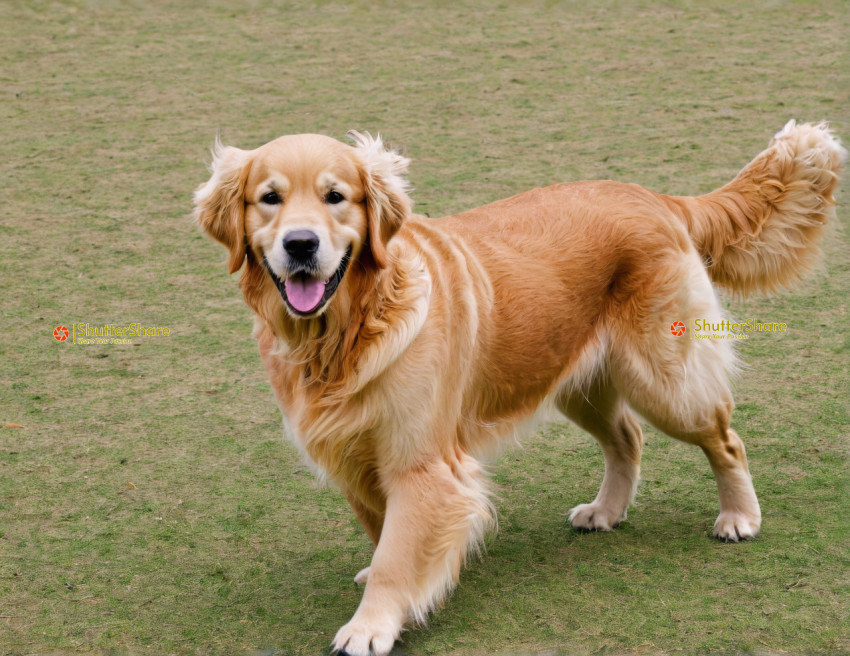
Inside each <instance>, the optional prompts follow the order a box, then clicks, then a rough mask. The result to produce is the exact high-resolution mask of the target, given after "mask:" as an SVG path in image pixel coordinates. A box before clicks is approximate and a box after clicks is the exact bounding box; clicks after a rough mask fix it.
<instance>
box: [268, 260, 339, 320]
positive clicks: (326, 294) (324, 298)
mask: <svg viewBox="0 0 850 656" xmlns="http://www.w3.org/2000/svg"><path fill="white" fill-rule="evenodd" d="M351 250H352V247H351V245H349V246H348V250H346V252H345V255H343V256H342V259H341V260H340V263H339V266H338V267H337V269H336V271H334V273H333V275H332V276H331V277H330V278H328V280H327V282H325V283H323V284H324V291H323V292H322V294H321V298H320V299H319V300H318V302H317V303H316V304H315V305H314V306H313V307H311V308H310V309H309V310H300V309H298V308H297V307H295V306H294V305H293V303H292V302H291V301H290V300H289V296H288V294H287V291H286V287H287V281H286V280H281V279H280V277H279V276H278V275H277V274H276V273H275V272H274V271H272V268H271V266H270V265H269V261H268V260H267V259H266V257H265V255H264V256H263V265H265V267H266V271H268V272H269V276H271V279H272V281H273V282H274V284H275V287H277V290H278V292H279V293H280V297H281V298H282V299H283V302H284V303H286V307H287V308H289V310H290V311H291V312H292V313H293V314H295V315H297V316H299V317H310V316H313V315H314V314H315V313H316V312H318V311H319V310H321V309H322V308H323V307H324V306H325V304H327V302H328V301H329V300H330V299H331V297H332V296H333V295H334V292H336V289H337V287H339V283H340V282H341V281H342V278H343V276H344V275H345V272H346V271H347V270H348V265H349V263H350V262H351ZM297 275H298V276H301V277H302V280H303V274H297ZM290 284H292V283H291V281H290Z"/></svg>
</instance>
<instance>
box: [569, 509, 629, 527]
mask: <svg viewBox="0 0 850 656" xmlns="http://www.w3.org/2000/svg"><path fill="white" fill-rule="evenodd" d="M625 518H626V513H624V512H619V511H617V510H613V511H612V510H611V509H610V508H605V507H604V506H602V505H601V504H597V503H595V502H594V503H583V504H581V505H580V506H576V507H575V508H573V509H572V510H571V511H570V523H571V524H572V525H573V528H574V529H577V530H579V531H610V530H612V529H615V528H617V527H618V526H619V525H620V522H621V521H623V520H624V519H625Z"/></svg>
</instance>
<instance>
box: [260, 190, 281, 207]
mask: <svg viewBox="0 0 850 656" xmlns="http://www.w3.org/2000/svg"><path fill="white" fill-rule="evenodd" d="M260 202H261V203H265V204H266V205H280V196H279V195H278V193H277V192H276V191H270V192H268V193H266V194H263V195H262V197H261V198H260Z"/></svg>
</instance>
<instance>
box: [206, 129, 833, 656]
mask: <svg viewBox="0 0 850 656" xmlns="http://www.w3.org/2000/svg"><path fill="white" fill-rule="evenodd" d="M352 136H353V139H354V141H355V146H354V147H351V146H348V145H345V144H342V143H340V142H338V141H335V140H333V139H330V138H328V137H322V136H318V135H298V136H290V137H282V138H280V139H277V140H275V141H272V142H271V143H269V144H266V145H265V146H262V147H260V148H258V149H256V150H252V151H244V150H239V149H236V148H232V147H223V146H221V145H220V144H217V147H216V150H215V152H214V162H213V167H212V177H211V179H210V180H209V181H208V182H207V183H206V184H204V185H202V186H201V187H200V188H199V189H198V191H197V192H196V194H195V205H196V218H197V221H198V223H199V225H200V226H201V227H203V228H204V229H205V230H206V231H207V232H208V233H209V234H211V235H212V236H213V237H214V238H215V239H217V240H218V241H220V242H222V243H223V244H224V245H225V246H227V248H228V249H229V253H230V257H229V268H230V271H231V273H233V272H235V271H237V270H238V269H239V268H241V267H244V269H243V273H242V277H241V280H240V286H241V289H242V292H243V294H244V297H245V300H246V302H247V303H248V305H249V306H250V307H251V309H252V310H253V311H254V313H255V314H256V328H255V337H256V338H257V341H258V343H259V348H260V354H261V356H262V360H263V363H264V365H265V367H266V370H267V371H268V374H269V377H270V380H271V384H272V387H273V389H274V392H275V395H276V397H277V400H278V402H279V404H280V407H281V409H282V411H283V414H284V415H285V417H286V420H287V422H288V425H289V427H290V429H291V432H292V434H293V437H294V440H295V442H296V444H297V445H298V446H299V448H300V449H301V451H302V452H303V454H304V456H305V458H306V459H307V460H308V461H309V462H310V463H311V464H312V465H313V466H314V468H315V470H316V471H317V473H318V474H319V475H321V476H323V477H326V478H327V479H328V480H329V481H330V482H331V483H332V484H334V485H336V486H338V487H339V488H340V489H341V490H342V492H343V493H344V494H345V496H346V498H347V499H348V501H349V502H350V504H351V506H352V508H353V510H354V512H355V513H356V515H357V517H358V518H359V520H360V521H361V523H362V524H363V527H364V528H365V530H366V532H367V533H368V535H369V536H370V537H371V539H372V540H373V542H374V543H375V553H374V557H373V559H372V563H371V566H370V567H369V568H367V569H366V570H363V571H362V572H360V573H359V574H358V575H357V577H356V580H357V581H358V582H364V581H365V582H366V587H365V591H364V594H363V599H362V601H361V604H360V607H359V608H358V610H357V612H356V613H355V615H354V617H353V618H352V620H351V621H350V622H349V623H348V624H346V625H345V626H344V627H342V628H341V629H340V630H339V632H338V633H337V636H336V638H335V640H334V649H336V650H339V651H341V652H346V653H349V654H352V655H358V656H359V655H367V654H377V655H383V654H387V653H388V652H389V651H390V649H391V648H392V645H393V642H394V641H395V639H396V638H397V637H398V635H399V633H400V632H401V630H402V629H403V627H404V625H405V624H406V623H407V622H408V621H411V620H412V621H419V622H422V621H424V619H425V618H426V616H427V613H428V612H429V611H430V610H431V609H432V608H433V607H434V606H435V605H437V604H439V603H440V602H441V601H442V599H443V598H444V597H445V595H446V594H447V593H448V592H449V591H450V590H451V589H452V587H453V586H454V585H455V583H456V581H457V578H458V574H459V570H460V568H461V566H462V564H463V562H464V560H465V559H466V557H467V555H468V554H469V553H470V551H475V550H477V549H478V548H479V545H480V544H481V540H482V536H483V535H484V533H485V532H486V530H487V529H488V528H489V527H491V526H492V525H493V524H494V522H495V519H496V516H495V511H494V509H493V506H492V504H491V502H490V499H489V495H488V489H487V487H488V486H487V481H486V478H485V476H484V475H483V473H482V470H481V466H480V464H479V459H480V458H481V457H482V456H483V454H486V453H488V452H492V451H493V449H494V446H496V445H498V444H500V443H503V442H504V441H505V440H506V438H510V437H511V436H513V434H514V431H515V430H516V429H517V428H518V427H519V426H520V425H521V424H522V423H523V422H524V421H527V420H528V419H529V417H531V416H532V415H533V414H534V412H535V410H536V409H537V408H538V407H539V406H540V405H541V403H543V402H544V401H545V400H547V399H550V400H553V401H554V403H555V405H556V407H557V408H559V409H560V410H561V411H562V412H563V413H564V414H566V415H567V416H568V417H570V418H571V419H572V420H573V421H575V422H576V423H577V424H578V425H579V426H581V427H582V428H584V429H585V430H587V431H588V432H589V433H591V434H592V435H593V436H594V437H595V438H596V439H597V440H598V441H599V442H600V444H601V446H602V449H603V451H604V455H605V475H604V478H603V482H602V487H601V488H600V491H599V494H598V495H597V497H596V499H595V500H594V501H593V502H591V503H588V504H583V505H580V506H577V507H576V508H574V509H573V510H572V512H571V514H570V520H571V521H572V523H573V525H574V526H575V527H576V528H580V529H585V530H610V529H612V528H614V527H615V526H616V525H617V524H618V523H619V522H620V521H621V520H622V519H623V518H625V516H626V510H627V508H628V506H629V504H630V502H631V501H632V499H633V496H634V492H635V488H636V485H637V481H638V475H639V467H640V455H641V447H642V441H643V437H642V433H641V429H640V425H639V423H638V420H637V419H636V415H635V413H638V414H639V415H640V416H642V417H644V418H646V419H647V420H648V421H650V422H651V423H652V424H654V425H655V426H657V427H658V428H659V429H660V430H662V431H664V432H665V433H667V434H669V435H671V436H673V437H676V438H678V439H681V440H685V441H687V442H690V443H693V444H696V445H698V446H700V447H701V448H702V449H703V451H704V452H705V454H706V456H707V457H708V460H709V463H710V464H711V467H712V469H713V470H714V474H715V477H716V479H717V485H718V490H719V494H720V509H721V512H720V516H719V517H718V519H717V522H716V524H715V527H714V534H715V535H716V536H717V537H719V538H721V539H723V540H727V541H729V540H731V541H736V540H739V539H743V538H749V537H753V536H755V535H756V534H757V532H758V530H759V527H760V523H761V514H760V510H759V505H758V500H757V498H756V495H755V492H754V490H753V486H752V482H751V479H750V475H749V471H748V468H747V460H746V456H745V452H744V445H743V443H742V442H741V440H740V438H739V437H738V435H737V434H736V433H735V431H733V430H732V429H731V428H730V426H729V423H730V416H731V412H732V408H733V401H732V395H731V393H730V389H729V383H728V373H729V372H730V371H731V370H733V369H734V366H735V356H734V353H733V350H732V342H731V341H730V340H723V339H719V340H714V339H688V338H686V337H674V336H672V335H671V332H670V324H671V323H672V322H673V321H685V322H687V321H688V320H689V319H692V318H704V319H708V320H711V321H721V320H722V319H723V313H722V311H721V308H720V305H719V303H718V301H717V297H716V295H715V292H714V290H713V289H712V286H711V282H710V281H714V282H715V283H717V284H719V285H722V286H723V287H725V288H727V289H729V290H731V291H732V292H734V293H738V294H746V293H749V292H753V291H770V290H774V289H777V288H780V287H786V286H789V285H791V284H793V283H794V282H795V281H796V280H797V279H798V278H799V277H800V276H801V275H802V274H804V273H805V272H806V271H807V270H808V269H810V268H811V267H812V266H813V265H814V264H815V263H816V262H817V259H818V256H819V252H818V248H817V243H818V239H819V237H820V236H821V232H822V231H823V228H824V226H825V224H826V223H827V221H828V219H829V218H830V216H831V215H832V213H833V212H834V209H833V205H834V199H833V196H832V194H833V191H834V189H835V187H836V185H837V180H838V173H839V171H840V169H841V166H842V162H843V160H844V158H845V155H846V153H845V151H844V150H843V149H842V148H841V146H840V144H839V143H838V141H837V140H836V139H835V138H834V137H833V136H832V135H831V134H830V132H829V130H828V129H827V128H826V126H825V125H823V124H821V125H796V124H795V123H794V122H793V121H792V122H790V123H789V124H788V125H787V126H786V127H785V128H784V129H783V130H782V131H781V132H780V133H779V134H777V135H776V137H775V138H774V140H773V141H772V142H771V145H770V147H769V148H768V149H767V150H765V151H764V152H763V153H761V154H760V155H759V156H758V157H757V158H756V159H755V160H753V162H751V163H750V164H749V165H748V166H747V167H746V168H745V169H744V170H743V171H742V172H741V173H740V174H739V175H738V177H737V178H735V180H733V181H732V182H731V183H729V184H728V185H726V186H725V187H723V188H722V189H719V190H717V191H715V192H713V193H710V194H708V195H706V196H702V197H698V198H676V197H669V196H664V195H660V194H656V193H654V192H651V191H649V190H647V189H644V188H642V187H639V186H636V185H627V184H619V183H616V182H608V181H597V182H578V183H572V184H562V185H555V186H552V187H548V188H546V189H537V190H534V191H529V192H526V193H523V194H519V195H517V196H514V197H512V198H509V199H506V200H502V201H498V202H496V203H493V204H491V205H487V206H485V207H480V208H478V209H474V210H470V211H468V212H464V213H462V214H458V215H456V216H449V217H445V218H441V219H428V218H423V217H419V216H414V215H412V214H411V203H410V200H409V198H408V196H407V186H406V183H405V181H404V179H403V177H402V175H403V174H404V173H405V171H406V168H407V164H408V161H407V160H406V159H405V158H404V157H402V156H401V155H399V154H397V153H395V152H393V151H391V150H388V149H386V148H385V147H384V146H383V144H382V143H381V140H380V138H378V139H373V138H371V137H370V136H368V135H365V136H364V135H360V134H357V133H352ZM269 190H272V191H274V193H275V194H279V197H280V198H279V200H280V202H279V203H278V202H272V203H271V204H269V203H267V202H266V200H263V199H264V198H265V199H268V198H271V199H272V201H274V200H275V198H274V196H271V197H268V196H263V194H266V193H268V192H269ZM331 192H334V193H339V194H341V195H342V196H343V197H344V198H343V200H342V201H341V202H337V198H336V197H332V196H331V195H330V194H331ZM331 198H333V200H329V199H331ZM305 228H306V229H309V230H310V231H312V232H314V233H315V234H316V235H317V236H319V237H321V239H320V241H321V246H320V247H319V251H318V253H317V255H316V257H317V260H316V266H317V267H318V269H317V273H316V274H315V275H316V279H317V280H318V279H319V278H321V279H323V280H324V279H326V278H328V277H329V276H331V275H332V274H333V273H334V270H335V269H337V267H340V266H341V264H340V263H341V262H342V261H343V260H342V258H343V257H344V252H345V249H346V248H351V253H352V258H351V265H350V266H349V267H348V269H347V271H345V274H344V276H343V278H342V281H341V283H340V284H339V286H338V288H337V289H336V291H335V293H333V295H332V296H331V297H330V298H329V300H328V301H327V303H326V304H325V305H324V306H322V307H321V308H320V309H317V310H316V311H315V312H313V313H312V314H309V316H302V315H299V314H298V313H296V312H294V311H293V310H292V309H291V306H290V305H288V304H287V303H289V301H287V302H284V300H283V295H282V293H281V292H280V291H279V289H278V286H277V285H276V283H275V281H274V280H273V279H272V276H271V275H270V273H269V271H274V272H275V275H277V276H279V277H280V278H281V280H283V279H287V276H288V275H295V274H291V273H287V271H288V270H289V271H291V269H287V268H286V267H287V266H290V265H291V262H290V261H289V260H287V257H288V256H287V255H286V254H285V253H283V252H282V250H281V247H280V243H281V240H282V239H283V238H284V237H285V236H286V235H287V234H292V231H293V230H296V229H298V230H303V229H305ZM287 262H290V264H286V263H287ZM267 267H268V270H267ZM337 270H338V271H342V270H344V268H339V269H337ZM323 284H324V283H323Z"/></svg>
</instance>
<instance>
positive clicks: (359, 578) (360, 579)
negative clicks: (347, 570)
mask: <svg viewBox="0 0 850 656" xmlns="http://www.w3.org/2000/svg"><path fill="white" fill-rule="evenodd" d="M369 569H370V568H368V567H364V568H363V569H361V570H360V571H359V572H357V574H355V575H354V582H355V583H356V584H357V585H366V581H368V580H369Z"/></svg>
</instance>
